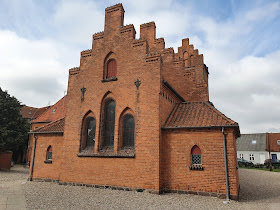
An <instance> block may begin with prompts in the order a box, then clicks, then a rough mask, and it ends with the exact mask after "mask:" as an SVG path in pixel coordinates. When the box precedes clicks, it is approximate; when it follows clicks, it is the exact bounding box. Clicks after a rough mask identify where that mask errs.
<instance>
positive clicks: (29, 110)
mask: <svg viewBox="0 0 280 210" xmlns="http://www.w3.org/2000/svg"><path fill="white" fill-rule="evenodd" d="M37 110H38V108H35V107H31V106H23V107H21V109H20V114H21V116H22V117H23V118H27V119H31V118H32V117H33V116H34V114H35V113H36V111H37Z"/></svg>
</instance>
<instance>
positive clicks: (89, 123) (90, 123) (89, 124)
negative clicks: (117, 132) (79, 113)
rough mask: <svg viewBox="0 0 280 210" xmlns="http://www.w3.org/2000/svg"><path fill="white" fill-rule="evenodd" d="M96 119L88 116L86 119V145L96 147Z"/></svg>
mask: <svg viewBox="0 0 280 210" xmlns="http://www.w3.org/2000/svg"><path fill="white" fill-rule="evenodd" d="M95 129H96V120H95V119H94V118H93V117H88V118H87V120H86V145H85V146H86V147H94V144H95Z"/></svg>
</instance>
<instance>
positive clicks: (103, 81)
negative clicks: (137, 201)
mask: <svg viewBox="0 0 280 210" xmlns="http://www.w3.org/2000/svg"><path fill="white" fill-rule="evenodd" d="M123 20H124V9H123V7H122V5H121V4H117V5H115V6H112V7H109V8H106V10H105V28H104V32H100V33H97V34H94V35H93V42H92V49H91V50H86V51H83V52H81V60H80V67H76V68H72V69H70V70H69V81H68V92H67V97H66V99H65V100H66V103H65V104H67V106H66V115H65V125H64V133H63V135H62V134H52V133H50V132H49V131H50V130H48V132H49V133H47V134H46V133H45V134H43V133H42V134H40V132H42V130H41V131H39V130H37V131H36V130H34V131H33V133H34V135H36V136H37V146H36V152H35V161H34V167H33V174H31V173H30V176H32V177H33V179H53V180H59V181H60V182H61V183H85V184H90V185H94V186H111V187H114V188H117V189H119V188H130V189H134V188H136V189H147V190H150V191H152V192H155V193H159V192H162V191H164V190H165V191H168V190H173V191H178V190H180V191H184V192H190V193H198V194H203V193H208V194H212V195H216V196H219V195H224V194H225V193H226V183H225V166H224V158H223V134H222V131H221V128H222V127H226V129H225V133H226V138H227V151H228V152H227V158H228V173H229V184H230V194H231V196H232V198H237V196H238V185H239V184H238V171H237V169H236V166H237V163H236V145H235V140H236V137H237V136H238V134H239V128H238V125H237V124H236V123H235V122H233V121H230V119H228V118H226V117H225V116H224V115H222V114H221V113H218V114H217V115H219V116H222V118H223V119H227V120H228V121H227V122H230V124H223V121H221V123H220V124H219V123H218V125H215V126H213V125H212V124H211V123H210V124H205V125H203V126H200V127H201V128H196V127H194V128H191V129H190V128H185V129H184V128H183V129H179V130H178V129H176V128H174V129H167V130H165V129H164V126H165V123H166V121H167V119H168V118H169V117H170V115H171V111H172V110H173V108H174V106H175V104H178V103H183V102H185V101H187V102H193V103H194V106H196V102H205V103H207V104H208V103H209V94H208V68H207V67H206V65H205V64H204V62H203V55H200V54H199V53H198V50H194V47H193V46H192V45H189V40H188V39H184V40H183V41H182V47H180V48H179V49H178V53H174V50H173V49H172V48H168V49H166V48H165V44H164V39H163V38H160V39H157V38H156V30H155V28H156V27H155V23H154V22H151V23H146V24H143V25H141V26H140V39H135V33H136V32H135V29H134V26H133V25H126V26H124V25H123ZM112 61H113V64H112ZM108 64H109V65H108ZM108 66H109V67H108ZM112 66H113V67H112ZM108 68H109V70H108ZM112 69H113V70H112ZM108 71H109V72H108ZM112 72H113V73H112ZM108 73H109V74H108ZM108 75H109V76H108ZM115 75H116V76H115ZM108 100H113V101H115V127H114V132H113V133H114V135H113V136H114V138H113V146H112V147H104V141H105V137H104V126H105V125H104V121H106V120H105V117H104V116H105V114H104V109H105V108H104V107H105V104H106V101H108ZM209 106H211V105H209ZM207 107H208V105H207ZM207 109H215V108H214V107H213V108H209V107H208V108H207ZM49 110H51V108H50V109H49ZM125 114H130V115H131V116H133V117H134V121H135V132H134V141H135V147H134V148H132V149H131V148H129V149H123V147H122V141H123V140H122V135H123V134H122V126H123V125H122V120H121V119H122V117H123V116H124V115H125ZM201 115H203V112H201ZM88 116H90V117H91V118H94V119H95V120H96V128H95V143H94V147H89V148H87V149H84V137H83V135H84V126H86V119H87V117H88ZM209 117H211V116H209ZM211 119H212V118H211ZM186 120H188V119H186ZM193 120H198V121H199V120H200V118H199V116H197V118H195V119H193ZM37 121H39V120H38V119H37ZM212 121H215V119H214V118H213V119H212ZM46 126H47V127H46V128H45V132H46V130H47V128H49V127H48V126H50V125H46ZM230 126H232V127H230ZM54 133H55V132H54ZM31 145H33V141H32V142H31ZM49 145H51V146H52V148H53V162H52V163H51V164H50V163H45V162H44V161H45V159H44V158H46V151H47V148H48V146H49ZM194 145H198V146H199V147H200V149H201V151H202V164H201V165H202V167H203V169H204V170H201V171H197V170H190V168H189V167H190V166H191V162H190V161H191V160H190V155H191V154H190V151H191V148H192V147H193V146H194Z"/></svg>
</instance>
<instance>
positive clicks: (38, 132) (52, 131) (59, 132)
mask: <svg viewBox="0 0 280 210" xmlns="http://www.w3.org/2000/svg"><path fill="white" fill-rule="evenodd" d="M28 133H29V134H37V133H64V131H42V132H40V131H38V132H28Z"/></svg>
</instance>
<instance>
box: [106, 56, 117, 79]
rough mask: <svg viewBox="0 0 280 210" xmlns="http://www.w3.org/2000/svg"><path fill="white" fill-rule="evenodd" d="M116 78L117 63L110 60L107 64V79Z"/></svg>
mask: <svg viewBox="0 0 280 210" xmlns="http://www.w3.org/2000/svg"><path fill="white" fill-rule="evenodd" d="M112 77H117V61H116V60H115V59H111V60H109V61H108V63H107V78H112Z"/></svg>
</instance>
